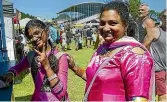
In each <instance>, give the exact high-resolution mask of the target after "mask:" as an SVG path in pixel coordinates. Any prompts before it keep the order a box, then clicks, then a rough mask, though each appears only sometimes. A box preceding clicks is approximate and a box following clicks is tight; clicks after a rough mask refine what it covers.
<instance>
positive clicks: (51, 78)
mask: <svg viewBox="0 0 167 102" xmlns="http://www.w3.org/2000/svg"><path fill="white" fill-rule="evenodd" d="M57 77H58V76H57V75H56V74H53V75H52V76H50V77H49V78H48V80H49V81H52V80H53V79H55V78H57Z"/></svg>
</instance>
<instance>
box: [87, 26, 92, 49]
mask: <svg viewBox="0 0 167 102" xmlns="http://www.w3.org/2000/svg"><path fill="white" fill-rule="evenodd" d="M86 37H87V38H86V40H87V41H86V45H87V48H89V47H91V43H92V29H91V28H90V27H88V28H87V31H86ZM88 42H89V44H88Z"/></svg>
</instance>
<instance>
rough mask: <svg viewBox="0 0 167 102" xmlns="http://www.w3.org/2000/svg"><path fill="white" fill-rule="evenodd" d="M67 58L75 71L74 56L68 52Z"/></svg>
mask: <svg viewBox="0 0 167 102" xmlns="http://www.w3.org/2000/svg"><path fill="white" fill-rule="evenodd" d="M67 60H68V67H69V68H70V69H71V70H73V71H75V61H74V58H73V57H72V56H70V55H68V54H67Z"/></svg>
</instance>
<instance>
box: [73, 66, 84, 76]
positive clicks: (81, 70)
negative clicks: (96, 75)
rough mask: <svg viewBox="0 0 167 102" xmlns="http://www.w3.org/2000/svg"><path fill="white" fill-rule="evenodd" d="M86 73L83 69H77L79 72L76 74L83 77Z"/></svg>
mask: <svg viewBox="0 0 167 102" xmlns="http://www.w3.org/2000/svg"><path fill="white" fill-rule="evenodd" d="M84 73H85V70H84V69H82V68H77V70H76V71H75V74H76V75H78V76H80V77H82V75H83V74H84Z"/></svg>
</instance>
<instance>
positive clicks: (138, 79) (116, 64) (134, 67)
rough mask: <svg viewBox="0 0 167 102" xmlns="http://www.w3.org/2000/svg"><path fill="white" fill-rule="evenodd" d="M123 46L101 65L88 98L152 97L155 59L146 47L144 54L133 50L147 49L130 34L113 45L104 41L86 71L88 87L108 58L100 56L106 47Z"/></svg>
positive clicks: (129, 98)
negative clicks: (137, 48)
mask: <svg viewBox="0 0 167 102" xmlns="http://www.w3.org/2000/svg"><path fill="white" fill-rule="evenodd" d="M121 46H122V47H124V48H123V49H122V50H121V51H119V52H118V53H116V54H115V55H114V56H113V57H112V58H111V60H110V61H109V62H108V64H107V65H106V66H104V67H103V68H102V70H101V71H100V72H99V74H98V76H97V77H96V79H95V82H94V83H93V86H92V88H91V90H90V93H89V94H88V101H128V100H132V98H133V97H144V98H147V99H149V95H150V94H149V92H150V90H152V89H151V88H152V87H151V84H152V82H151V77H152V72H153V71H152V70H153V60H152V58H151V56H150V54H149V52H148V50H145V52H144V54H137V53H134V52H133V51H132V49H133V48H134V47H141V48H143V49H146V48H144V47H143V45H141V44H140V43H138V42H137V41H135V40H134V39H132V38H130V37H124V38H122V39H121V40H120V41H116V42H114V43H112V44H103V45H102V46H100V47H99V48H98V49H97V51H96V52H95V53H94V55H93V56H92V59H91V61H90V63H89V64H88V67H87V70H86V76H87V81H86V90H87V88H88V86H89V85H90V82H91V80H92V78H93V76H94V75H95V73H96V71H97V69H98V68H99V66H100V65H101V64H102V63H103V61H104V60H105V59H106V58H107V57H100V56H99V55H100V53H101V52H103V50H104V49H109V50H111V49H115V48H118V47H121Z"/></svg>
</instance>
